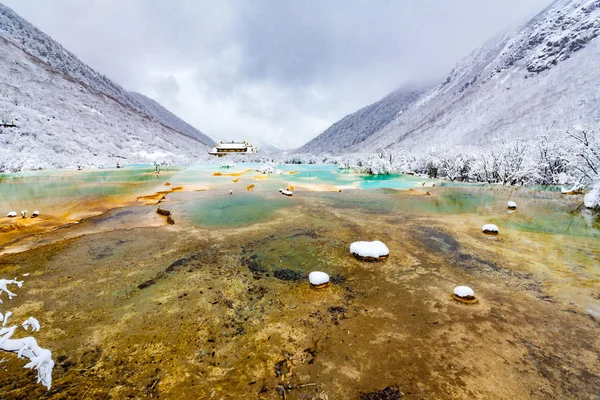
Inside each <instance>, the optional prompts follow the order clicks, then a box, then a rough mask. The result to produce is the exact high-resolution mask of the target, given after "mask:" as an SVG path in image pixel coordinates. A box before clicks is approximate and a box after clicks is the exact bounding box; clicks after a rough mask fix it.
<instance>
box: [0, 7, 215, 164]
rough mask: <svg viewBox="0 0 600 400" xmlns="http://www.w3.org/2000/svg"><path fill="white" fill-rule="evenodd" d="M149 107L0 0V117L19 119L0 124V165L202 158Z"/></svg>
mask: <svg viewBox="0 0 600 400" xmlns="http://www.w3.org/2000/svg"><path fill="white" fill-rule="evenodd" d="M38 56H39V57H38ZM149 108H150V106H142V105H141V103H140V101H138V100H137V99H136V97H135V96H132V95H130V94H129V93H128V92H126V91H124V90H123V89H122V88H121V87H120V86H118V85H116V84H114V83H113V82H111V81H110V80H108V79H107V78H106V77H103V76H102V75H100V74H98V73H97V72H95V71H94V70H92V69H91V68H89V67H88V66H86V65H85V64H83V63H81V62H80V61H79V60H77V59H76V58H75V57H74V56H73V55H72V54H70V53H68V52H67V51H66V50H64V49H63V48H62V46H60V45H59V44H58V43H56V42H54V41H53V40H52V39H50V38H49V37H48V36H46V35H44V34H43V33H41V32H40V31H39V30H37V29H35V27H33V26H32V25H31V24H29V23H27V22H26V21H24V20H23V19H21V18H20V17H18V16H17V15H16V14H14V13H13V12H12V11H11V10H10V9H8V8H6V7H5V6H3V5H1V4H0V118H1V119H5V120H9V121H11V120H14V121H15V124H16V125H17V127H15V128H9V127H0V143H1V145H0V171H15V170H23V169H34V168H51V167H54V168H58V167H69V166H76V165H82V166H101V165H109V166H110V165H115V164H116V162H117V160H120V163H121V164H126V163H138V162H143V163H150V162H155V161H158V162H163V161H165V162H176V163H190V162H195V161H198V159H199V158H206V157H208V156H207V155H206V152H207V150H208V147H207V146H206V145H205V144H203V143H201V142H199V141H198V138H199V137H201V136H199V135H197V134H196V133H195V132H194V131H192V130H188V131H187V132H186V133H188V134H189V133H193V134H195V135H197V136H196V137H192V135H189V136H185V135H183V134H181V133H180V132H177V131H176V130H174V129H173V128H172V127H169V126H168V125H175V124H177V123H178V124H179V126H176V127H178V128H179V129H182V130H184V128H185V126H184V127H181V123H182V122H183V121H180V120H178V119H177V118H176V117H174V116H173V115H172V114H166V113H165V112H166V110H164V109H162V107H160V106H158V107H155V108H154V111H148V109H149ZM142 109H143V110H146V111H141V110H142ZM161 110H164V111H161ZM154 113H160V115H159V116H158V117H157V116H154V115H153V114H154ZM167 113H168V112H167ZM169 116H171V120H169V119H168V117H169ZM190 128H191V127H190ZM191 129H193V128H191ZM196 132H197V131H196ZM210 142H211V143H212V141H210ZM112 155H115V156H118V157H122V158H120V159H116V158H114V157H111V156H112Z"/></svg>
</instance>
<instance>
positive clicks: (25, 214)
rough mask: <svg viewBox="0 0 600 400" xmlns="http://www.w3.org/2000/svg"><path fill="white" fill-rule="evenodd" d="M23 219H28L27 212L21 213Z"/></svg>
mask: <svg viewBox="0 0 600 400" xmlns="http://www.w3.org/2000/svg"><path fill="white" fill-rule="evenodd" d="M21 217H23V218H27V210H23V211H21Z"/></svg>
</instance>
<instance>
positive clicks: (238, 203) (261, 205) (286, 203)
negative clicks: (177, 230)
mask: <svg viewBox="0 0 600 400" xmlns="http://www.w3.org/2000/svg"><path fill="white" fill-rule="evenodd" d="M211 194H212V192H211ZM294 204H295V203H294V202H293V199H292V198H287V197H284V196H282V195H280V194H279V193H276V195H272V196H265V195H264V194H261V193H256V192H240V193H236V194H234V195H232V196H230V195H228V194H216V195H209V196H205V197H201V198H196V199H192V200H186V201H184V202H182V203H179V204H174V205H172V206H170V207H169V209H170V210H171V211H173V213H174V218H177V216H178V215H182V216H183V217H184V218H186V219H188V220H190V221H191V222H192V223H193V224H195V225H198V226H204V227H229V228H235V227H243V226H248V225H251V224H254V223H257V222H261V221H264V220H267V219H269V218H270V217H272V216H273V214H274V213H275V212H276V211H277V210H280V209H282V208H285V207H290V206H293V205H294Z"/></svg>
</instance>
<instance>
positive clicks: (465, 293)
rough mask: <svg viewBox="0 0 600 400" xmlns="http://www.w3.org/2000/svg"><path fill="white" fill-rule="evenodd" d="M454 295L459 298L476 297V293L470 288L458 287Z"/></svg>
mask: <svg viewBox="0 0 600 400" xmlns="http://www.w3.org/2000/svg"><path fill="white" fill-rule="evenodd" d="M454 294H455V295H457V296H458V297H472V296H475V292H474V291H473V289H471V288H470V287H468V286H457V287H455V288H454Z"/></svg>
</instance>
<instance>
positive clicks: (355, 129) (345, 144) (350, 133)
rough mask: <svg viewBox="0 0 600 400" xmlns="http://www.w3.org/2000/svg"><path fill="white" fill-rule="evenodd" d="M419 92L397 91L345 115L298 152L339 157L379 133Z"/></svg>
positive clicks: (414, 99)
mask: <svg viewBox="0 0 600 400" xmlns="http://www.w3.org/2000/svg"><path fill="white" fill-rule="evenodd" d="M421 93H422V91H411V90H407V89H398V90H396V91H394V92H392V93H390V94H389V95H387V96H386V97H384V98H383V99H381V100H379V101H378V102H376V103H373V104H371V105H369V106H366V107H364V108H361V109H360V110H358V111H357V112H355V113H353V114H350V115H347V116H345V117H344V118H342V119H341V120H340V121H338V122H336V123H335V124H333V125H332V126H330V127H329V128H328V129H327V130H326V131H325V132H323V133H322V134H321V135H319V136H317V137H316V138H314V139H313V140H311V141H310V142H308V143H306V144H305V145H304V146H302V147H301V148H300V149H299V150H298V151H299V152H301V153H311V152H312V153H330V154H341V153H344V152H347V151H349V149H351V148H352V147H353V146H356V145H358V144H360V143H362V142H364V141H365V140H367V139H368V138H369V137H370V136H371V135H373V134H374V133H376V132H378V131H379V130H381V129H382V128H383V127H385V126H386V125H387V124H388V123H389V122H390V121H392V120H393V119H394V118H396V116H397V115H398V114H399V113H401V112H402V111H404V110H406V109H407V108H408V107H409V106H410V105H411V104H412V103H413V102H415V101H416V100H417V99H419V96H421Z"/></svg>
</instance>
